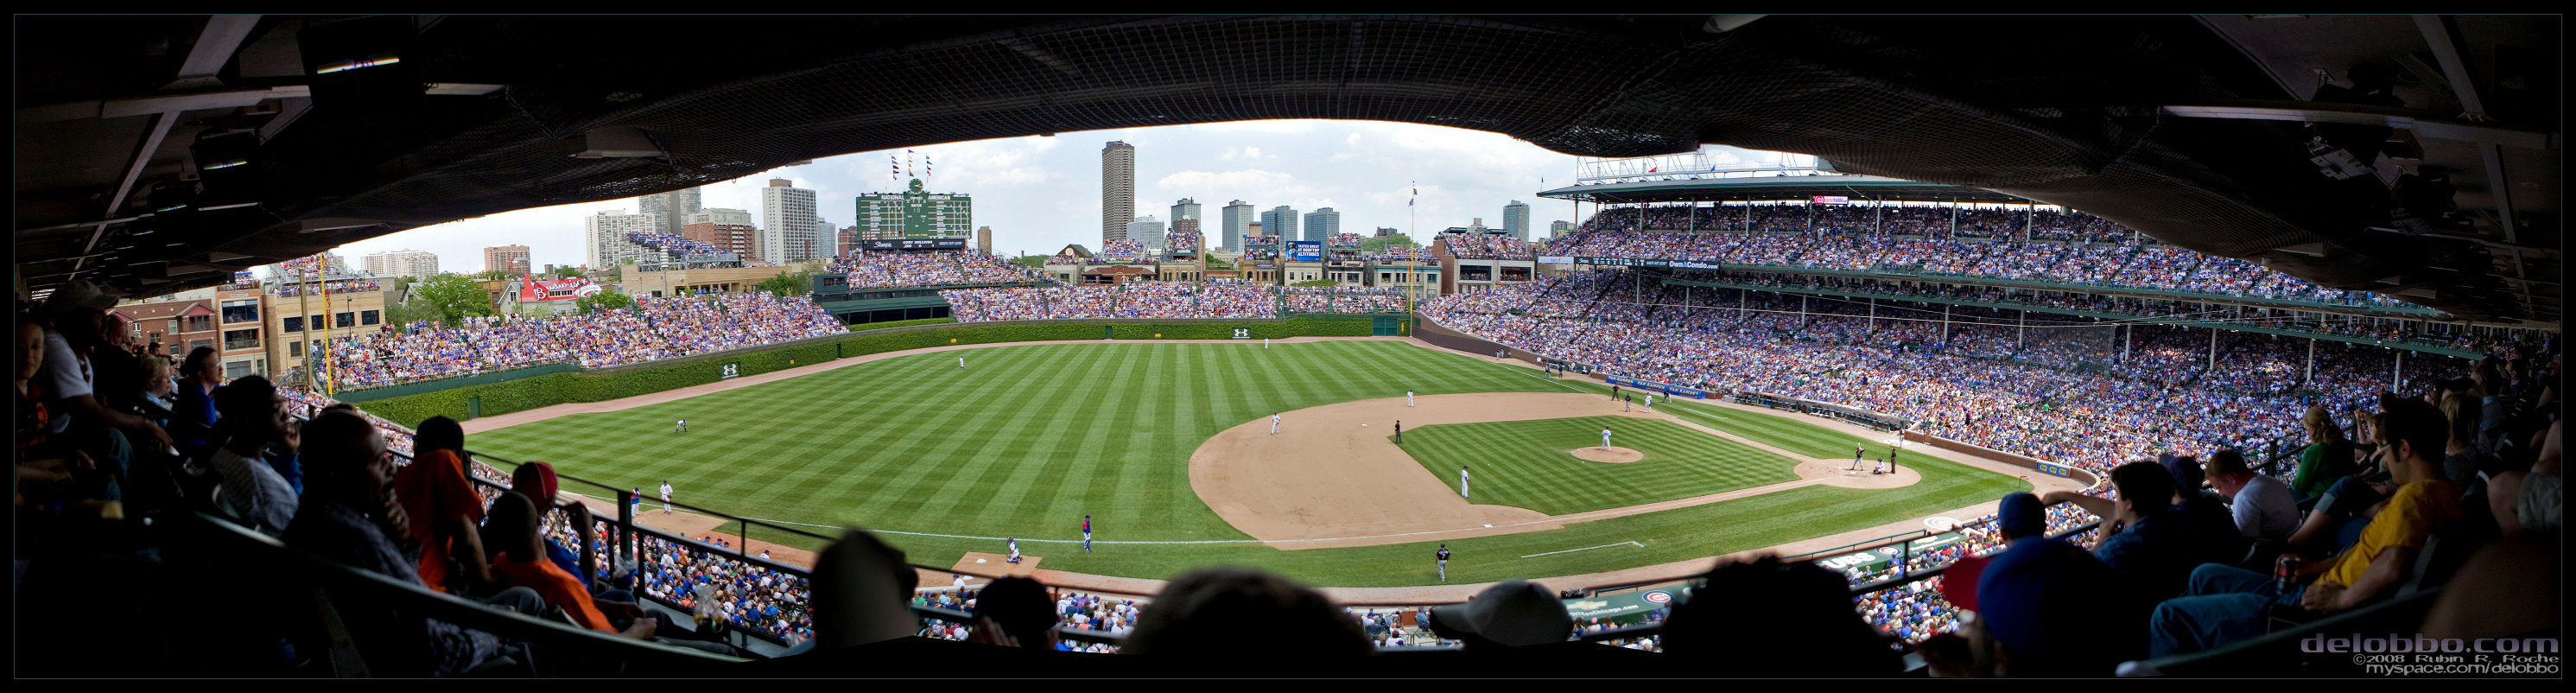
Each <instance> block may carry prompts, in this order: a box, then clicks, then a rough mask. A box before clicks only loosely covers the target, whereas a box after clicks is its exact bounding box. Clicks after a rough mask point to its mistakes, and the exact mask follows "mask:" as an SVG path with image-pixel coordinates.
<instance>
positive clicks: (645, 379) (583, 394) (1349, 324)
mask: <svg viewBox="0 0 2576 693" xmlns="http://www.w3.org/2000/svg"><path fill="white" fill-rule="evenodd" d="M920 323H937V324H920ZM882 324H883V325H886V326H884V327H874V328H872V329H869V330H866V331H864V332H853V333H850V334H849V335H847V336H840V337H824V338H816V339H809V340H804V341H799V342H795V343H790V344H784V345H779V346H774V347H767V348H762V349H752V350H743V351H732V352H722V353H715V354H703V355H699V356H690V357H684V358H678V359H669V360H664V361H655V362H652V363H643V364H635V365H631V366H618V367H614V368H602V369H596V370H589V371H583V372H578V373H554V374H547V375H538V376H534V377H526V378H519V379H515V380H509V381H505V382H497V383H489V384H479V385H462V386H460V387H454V388H449V389H444V390H437V391H433V392H423V393H419V394H407V395H403V396H398V397H386V398H383V399H376V400H373V401H357V402H355V404H357V406H358V407H359V408H361V409H365V410H367V411H368V412H369V413H373V414H375V415H377V416H381V417H384V418H385V419H387V420H390V421H393V422H394V423H398V424H402V425H404V426H418V425H419V424H420V422H421V421H422V420H423V419H427V418H429V417H432V416H445V417H448V418H452V419H457V420H460V421H461V420H464V419H467V418H471V417H473V416H478V415H479V416H496V415H500V414H508V413H511V412H520V411H527V410H530V409H537V408H541V407H550V406H554V405H557V404H569V403H575V402H605V401H608V400H612V399H618V398H622V397H633V396H636V395H645V394H652V393H655V392H662V391H665V390H675V389H679V388H683V387H689V386H693V385H705V384H708V383H713V382H716V381H718V380H722V379H724V378H725V375H726V373H725V367H726V366H728V365H731V366H733V375H734V376H736V377H739V376H750V375H759V374H762V373H769V372H772V371H779V370H785V369H789V368H795V367H799V366H809V365H813V364H817V363H822V362H825V361H831V360H834V359H841V358H848V357H852V356H865V355H868V354H880V353H885V352H889V351H903V350H906V349H923V348H928V347H937V346H949V345H954V344H993V343H999V342H1046V341H1077V340H1099V339H1122V340H1123V339H1134V340H1153V339H1284V338H1287V337H1365V336H1368V335H1369V334H1370V325H1371V318H1368V317H1296V318H1288V319H1285V320H1270V321H1247V320H1165V321H1134V320H1044V321H1035V320H1033V321H1021V322H1001V323H974V324H955V323H954V321H951V320H948V319H946V318H937V319H933V320H925V321H909V320H907V321H903V322H901V323H882ZM1238 330H1240V331H1242V333H1241V334H1237V331H1238ZM352 399H353V400H354V399H362V398H360V397H353V398H352Z"/></svg>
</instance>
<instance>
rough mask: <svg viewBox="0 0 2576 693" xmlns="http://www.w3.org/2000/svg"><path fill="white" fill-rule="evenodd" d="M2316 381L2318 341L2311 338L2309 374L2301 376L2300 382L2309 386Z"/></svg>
mask: <svg viewBox="0 0 2576 693" xmlns="http://www.w3.org/2000/svg"><path fill="white" fill-rule="evenodd" d="M2316 381H2317V340H2316V338H2313V337H2311V338H2309V339H2308V372H2307V374H2306V375H2302V376H2299V382H2301V383H2307V384H2314V383H2315V382H2316Z"/></svg>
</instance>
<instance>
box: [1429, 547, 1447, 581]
mask: <svg viewBox="0 0 2576 693" xmlns="http://www.w3.org/2000/svg"><path fill="white" fill-rule="evenodd" d="M1431 555H1433V556H1438V557H1439V558H1440V579H1441V581H1443V582H1446V581H1448V579H1449V545H1448V544H1441V545H1440V552H1439V553H1434V554H1431Z"/></svg>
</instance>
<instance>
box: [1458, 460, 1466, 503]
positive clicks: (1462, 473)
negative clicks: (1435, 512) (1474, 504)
mask: <svg viewBox="0 0 2576 693" xmlns="http://www.w3.org/2000/svg"><path fill="white" fill-rule="evenodd" d="M1458 497H1459V498H1465V497H1467V465H1463V464H1462V465H1458Z"/></svg>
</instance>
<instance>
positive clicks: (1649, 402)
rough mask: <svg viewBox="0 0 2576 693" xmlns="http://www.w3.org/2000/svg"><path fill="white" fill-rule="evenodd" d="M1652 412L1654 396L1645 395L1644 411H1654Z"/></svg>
mask: <svg viewBox="0 0 2576 693" xmlns="http://www.w3.org/2000/svg"><path fill="white" fill-rule="evenodd" d="M1654 410H1655V396H1654V395H1646V411H1654Z"/></svg>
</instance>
